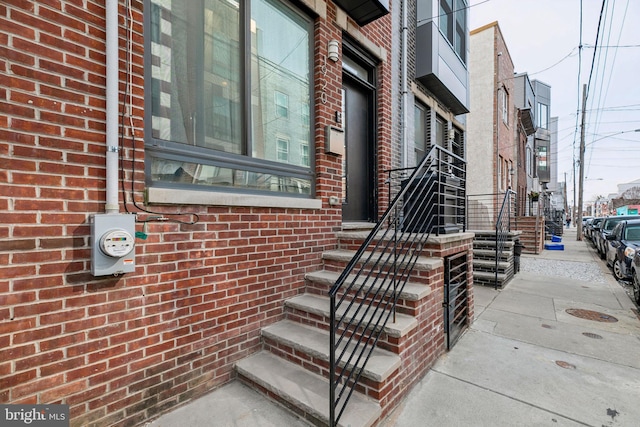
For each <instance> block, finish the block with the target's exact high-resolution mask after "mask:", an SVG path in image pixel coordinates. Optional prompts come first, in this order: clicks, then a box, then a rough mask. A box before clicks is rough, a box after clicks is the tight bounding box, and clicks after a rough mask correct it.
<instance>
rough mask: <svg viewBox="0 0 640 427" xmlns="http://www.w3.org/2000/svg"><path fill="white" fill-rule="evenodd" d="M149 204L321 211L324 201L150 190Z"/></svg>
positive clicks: (212, 192) (208, 192) (164, 189)
mask: <svg viewBox="0 0 640 427" xmlns="http://www.w3.org/2000/svg"><path fill="white" fill-rule="evenodd" d="M147 197H148V202H149V203H151V204H157V205H214V206H249V207H265V208H293V209H321V208H322V200H319V199H301V198H297V197H282V196H261V195H255V194H239V193H222V192H215V191H194V190H175V189H170V188H155V187H151V188H149V189H148V194H147Z"/></svg>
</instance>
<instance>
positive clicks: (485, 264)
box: [473, 258, 511, 271]
mask: <svg viewBox="0 0 640 427" xmlns="http://www.w3.org/2000/svg"><path fill="white" fill-rule="evenodd" d="M509 266H511V263H509V262H504V261H499V262H498V271H504V270H506V269H508V268H509ZM476 267H480V268H486V269H491V271H493V270H494V269H495V268H496V262H495V261H492V260H482V259H475V258H474V259H473V269H474V271H475V269H476Z"/></svg>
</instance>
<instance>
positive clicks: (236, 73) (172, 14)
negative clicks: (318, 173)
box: [145, 0, 313, 196]
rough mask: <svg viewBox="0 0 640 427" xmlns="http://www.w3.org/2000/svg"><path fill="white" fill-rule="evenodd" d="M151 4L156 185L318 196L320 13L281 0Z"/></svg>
mask: <svg viewBox="0 0 640 427" xmlns="http://www.w3.org/2000/svg"><path fill="white" fill-rule="evenodd" d="M146 5H147V6H150V7H148V8H145V10H149V11H150V12H149V16H148V20H149V24H150V25H149V26H148V28H149V29H148V32H147V35H148V40H149V42H148V44H147V47H146V49H145V52H146V56H147V57H146V58H145V59H146V64H147V66H146V67H145V79H146V82H147V86H146V87H147V91H148V102H147V107H148V109H149V110H150V111H149V112H148V113H147V119H148V120H147V121H146V122H147V132H146V133H145V134H146V135H147V138H146V149H147V155H146V161H147V177H148V181H150V183H151V185H164V186H175V185H176V184H179V185H180V186H182V187H184V186H185V185H187V184H188V185H199V186H212V187H217V188H218V189H224V188H226V189H232V190H233V191H252V192H269V193H272V192H277V193H287V194H291V195H292V194H298V195H300V194H301V195H306V196H310V195H312V192H313V174H312V170H311V167H312V159H310V158H309V156H310V151H312V150H309V147H310V146H311V145H312V144H311V142H312V139H311V138H312V136H311V123H310V122H311V120H310V116H311V110H310V109H311V102H310V100H311V94H312V87H313V82H312V81H311V79H312V75H313V71H312V68H311V66H312V60H311V55H312V44H313V27H312V22H311V20H310V19H309V18H308V17H306V16H304V15H303V14H301V13H300V12H299V11H297V10H296V9H294V8H293V7H291V6H290V5H289V4H288V3H287V2H284V1H275V0H245V1H241V2H238V1H227V0H189V1H181V2H177V1H174V2H167V1H163V0H147V2H146ZM285 142H286V144H285Z"/></svg>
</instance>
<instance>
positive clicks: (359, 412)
mask: <svg viewBox="0 0 640 427" xmlns="http://www.w3.org/2000/svg"><path fill="white" fill-rule="evenodd" d="M236 371H237V372H238V375H240V377H241V378H243V379H245V380H247V381H249V382H251V383H254V384H257V385H258V386H260V387H261V388H263V389H265V390H267V392H268V393H269V394H270V395H272V396H274V397H275V398H276V399H278V400H280V401H282V402H284V403H285V405H286V406H288V407H293V408H294V411H296V412H297V413H298V414H301V415H303V416H305V417H309V418H311V421H312V422H314V424H315V425H328V424H329V381H328V380H326V379H325V378H323V377H321V376H319V375H316V374H313V373H311V372H309V371H307V370H306V369H304V368H302V367H300V366H298V365H296V364H294V363H291V362H287V361H286V360H284V359H282V358H279V357H277V356H275V355H273V354H271V353H269V352H267V351H261V352H259V353H256V354H254V355H253V356H250V357H247V358H245V359H243V360H240V361H239V362H238V363H237V364H236ZM381 414H382V409H381V408H380V405H379V404H378V403H377V402H374V401H372V400H370V399H368V398H367V397H365V396H363V395H361V394H360V393H357V392H354V393H353V394H352V395H351V399H350V400H349V403H348V406H347V409H346V411H345V412H344V414H343V415H342V418H341V419H340V423H339V425H340V426H345V427H346V426H351V427H370V426H372V425H373V424H374V423H375V422H376V420H377V419H378V418H379V417H380V415H381Z"/></svg>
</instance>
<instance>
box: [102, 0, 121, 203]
mask: <svg viewBox="0 0 640 427" xmlns="http://www.w3.org/2000/svg"><path fill="white" fill-rule="evenodd" d="M106 26H107V28H106V30H107V39H106V46H107V75H106V78H107V100H106V104H107V123H106V128H107V147H106V148H107V155H106V169H107V178H106V190H107V196H106V204H105V213H118V212H119V210H120V208H119V203H118V78H119V76H118V0H106Z"/></svg>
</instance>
